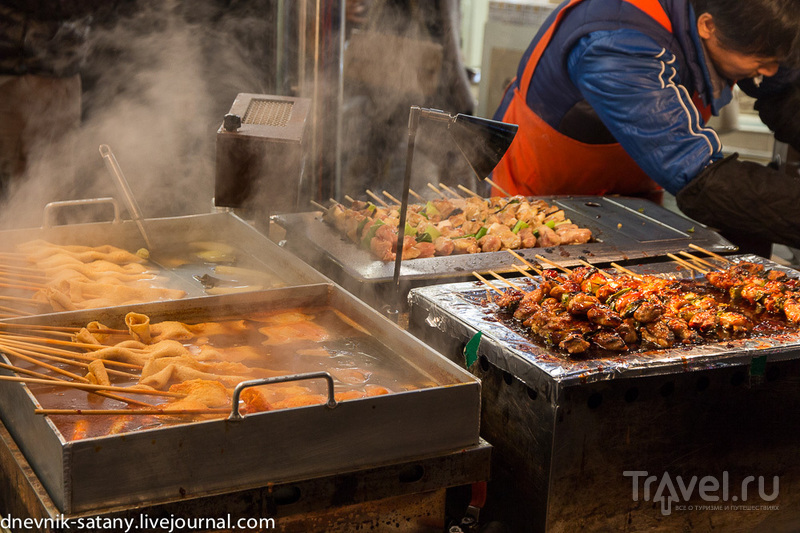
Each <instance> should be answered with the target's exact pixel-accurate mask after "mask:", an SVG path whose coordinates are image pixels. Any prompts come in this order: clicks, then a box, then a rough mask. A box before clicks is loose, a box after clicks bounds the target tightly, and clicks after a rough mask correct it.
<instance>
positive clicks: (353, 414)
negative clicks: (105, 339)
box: [0, 284, 480, 514]
mask: <svg viewBox="0 0 800 533" xmlns="http://www.w3.org/2000/svg"><path fill="white" fill-rule="evenodd" d="M318 306H326V307H327V308H330V309H334V310H336V311H337V315H338V316H342V317H346V323H347V324H350V325H351V326H352V327H356V329H357V330H358V332H359V333H358V335H357V337H354V339H356V338H357V339H362V337H363V339H362V340H352V342H353V343H356V344H355V345H357V346H362V348H359V350H362V351H363V357H364V358H366V359H370V358H372V359H375V360H376V362H378V363H382V364H383V365H384V366H388V367H390V368H401V369H403V370H402V372H403V373H407V374H408V375H413V376H419V379H422V380H423V381H421V382H420V383H422V385H420V386H418V387H412V388H397V389H394V390H390V391H389V392H388V393H382V394H380V395H379V396H360V397H356V398H352V399H346V400H342V401H338V403H336V402H331V401H330V396H329V397H328V399H329V401H328V402H326V403H322V404H313V405H305V406H300V407H292V406H288V407H286V406H284V407H283V408H281V409H278V410H267V411H263V412H255V413H253V412H250V413H245V416H243V417H240V416H239V415H241V414H242V412H240V411H239V404H238V403H237V402H235V401H234V402H233V405H232V407H231V410H230V411H231V412H230V415H229V416H228V414H227V413H224V414H221V415H219V416H220V417H221V418H214V419H206V420H197V421H185V422H183V423H178V424H173V425H166V426H160V427H150V428H143V429H142V428H137V429H133V430H130V431H127V430H126V431H123V432H122V433H118V434H105V435H101V436H86V437H85V438H80V439H77V440H76V439H74V438H71V436H70V435H69V434H65V430H64V426H63V425H62V424H60V423H58V424H57V423H56V422H55V421H54V419H53V418H52V417H51V416H50V415H42V414H36V413H35V412H34V410H35V409H36V408H40V407H48V406H44V405H42V403H44V401H45V400H44V399H43V400H42V401H41V402H40V401H39V399H38V398H39V396H37V395H36V394H34V391H36V387H34V386H29V385H28V384H23V383H9V382H2V383H0V417H2V421H3V424H4V425H5V426H6V427H7V428H8V430H9V432H10V433H11V434H12V436H13V437H14V440H15V442H16V443H17V445H18V446H19V447H20V448H21V449H22V451H23V453H24V455H25V457H26V459H27V460H28V462H29V463H30V464H31V465H32V466H33V469H34V471H35V473H36V475H37V476H38V478H39V479H40V480H41V482H42V484H43V485H44V486H45V488H46V489H47V491H48V493H49V494H50V496H51V498H52V499H53V501H54V502H55V503H56V505H57V506H58V508H59V509H60V510H61V511H62V512H64V513H66V514H73V513H80V512H88V511H98V510H107V509H111V508H114V507H118V506H131V505H139V504H154V503H158V502H162V501H171V500H176V499H183V498H190V497H193V496H201V495H207V494H213V493H215V492H219V491H230V490H232V489H247V488H252V487H263V486H266V485H268V484H270V483H279V482H286V481H296V480H302V479H308V478H311V477H316V476H321V475H327V474H333V473H336V472H343V471H352V470H356V469H359V468H366V467H370V466H375V465H380V464H386V463H388V462H393V461H403V460H408V459H411V458H415V457H422V456H426V455H429V454H438V453H446V452H449V451H453V450H459V449H463V448H465V447H470V446H474V445H476V444H478V443H479V437H478V427H479V417H480V383H479V381H478V380H477V379H475V378H474V377H473V376H471V375H470V374H469V373H467V372H466V371H464V370H462V369H460V368H459V367H458V366H457V365H455V364H453V363H452V362H450V361H448V360H447V359H445V358H443V357H442V356H441V355H440V354H438V353H437V352H435V351H434V350H432V349H431V348H430V347H428V346H427V345H425V344H424V343H422V342H421V341H419V340H418V339H416V338H415V337H413V336H412V335H410V334H409V333H407V332H405V331H403V330H402V329H400V328H398V327H397V326H396V325H395V324H393V323H392V322H390V321H388V320H387V319H385V318H383V317H382V316H380V315H379V314H378V313H377V312H375V311H374V310H373V309H371V308H370V307H368V306H367V305H366V304H364V303H363V302H361V301H359V300H357V299H356V298H355V297H354V296H352V295H350V294H349V293H347V292H345V291H344V290H342V289H341V288H339V287H338V286H336V285H333V284H319V285H306V286H302V287H291V288H282V289H273V290H271V291H259V292H248V293H244V294H235V295H224V296H211V297H203V298H188V299H184V300H173V301H166V302H156V303H149V304H141V305H135V306H124V307H117V308H104V309H97V310H88V311H73V312H64V313H57V314H51V315H40V316H36V317H27V318H24V319H17V320H13V321H6V324H23V323H28V324H47V325H48V327H53V326H69V327H76V326H81V327H82V326H84V325H85V324H88V323H89V322H90V321H95V320H96V321H99V322H101V323H102V324H104V325H106V326H108V327H111V328H124V327H125V322H121V321H122V320H123V319H124V317H125V316H126V314H127V313H129V312H136V313H139V314H143V315H147V316H148V317H149V318H150V320H151V321H153V322H155V321H165V320H171V321H181V322H184V323H187V324H194V323H198V322H209V321H213V320H221V319H223V318H225V319H230V318H232V317H239V318H241V319H242V320H243V321H246V320H247V317H249V316H253V315H254V314H258V313H264V312H268V313H272V312H274V311H287V312H295V310H296V309H304V308H316V307H318ZM343 320H344V319H343ZM353 325H356V326H353ZM364 335H366V337H364ZM348 339H350V338H349V337H347V338H345V339H342V341H341V342H351V340H348ZM365 346H366V347H367V348H369V347H374V349H372V348H369V349H367V348H364V347H365ZM337 353H338V352H337ZM314 355H318V354H314ZM3 357H4V359H3V360H4V361H6V364H7V363H8V362H11V361H17V359H15V357H14V356H13V355H7V354H4V355H3ZM337 357H338V356H337ZM316 360H320V361H324V360H321V359H319V357H317V359H316ZM316 360H315V364H317V363H316ZM331 360H333V359H331ZM16 364H19V363H18V362H17V363H16ZM289 370H293V369H291V368H290V369H289ZM334 370H335V369H330V370H328V371H327V372H328V373H331V374H333V375H335V372H334ZM320 372H322V371H320ZM2 373H3V374H5V375H8V374H10V371H9V370H2ZM404 375H405V374H404ZM318 378H319V376H317V377H316V378H313V379H318ZM304 379H312V378H311V377H307V378H304ZM319 381H322V382H323V383H324V381H323V380H319ZM267 386H269V385H267ZM324 390H325V387H323V391H324ZM328 394H332V392H331V389H329V390H328ZM234 398H236V396H234ZM84 401H85V400H84ZM332 403H335V405H331V404H332ZM51 407H52V406H51ZM74 407H80V406H79V405H75V406H74ZM84 408H86V407H84ZM122 412H123V413H124V412H125V411H124V410H123V411H122ZM75 414H76V415H80V413H75ZM56 416H63V415H60V414H59V415H56Z"/></svg>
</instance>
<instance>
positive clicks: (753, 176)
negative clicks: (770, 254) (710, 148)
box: [676, 154, 800, 248]
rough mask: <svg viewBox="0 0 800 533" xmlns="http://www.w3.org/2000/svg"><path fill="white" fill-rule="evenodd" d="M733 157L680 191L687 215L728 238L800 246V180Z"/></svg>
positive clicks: (679, 195) (707, 170)
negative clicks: (732, 236)
mask: <svg viewBox="0 0 800 533" xmlns="http://www.w3.org/2000/svg"><path fill="white" fill-rule="evenodd" d="M737 158H738V154H733V155H731V156H728V157H726V158H725V159H722V160H720V161H717V162H715V163H713V164H711V165H709V166H708V167H706V169H705V170H703V172H702V173H701V174H700V175H699V176H698V177H697V178H695V179H694V180H692V181H691V182H690V183H689V184H688V185H687V186H686V187H684V188H683V189H681V190H680V192H678V195H677V196H676V200H677V202H678V207H679V208H680V209H681V211H683V212H684V213H686V215H687V216H689V217H691V218H693V219H695V220H697V221H698V222H702V223H703V224H706V225H708V226H712V227H714V228H716V229H718V230H720V231H722V232H725V233H727V234H729V235H743V236H746V237H749V238H753V239H763V240H764V241H765V242H771V243H780V244H785V245H788V246H792V247H795V248H798V247H800V178H798V177H795V176H790V175H788V174H784V173H783V172H778V171H777V170H773V169H771V168H767V167H765V166H763V165H759V164H757V163H752V162H749V161H739V160H738V159H737Z"/></svg>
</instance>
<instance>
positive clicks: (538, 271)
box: [508, 250, 542, 276]
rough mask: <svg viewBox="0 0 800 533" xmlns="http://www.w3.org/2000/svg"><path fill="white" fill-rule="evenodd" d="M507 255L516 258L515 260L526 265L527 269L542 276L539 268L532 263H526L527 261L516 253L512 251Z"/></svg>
mask: <svg viewBox="0 0 800 533" xmlns="http://www.w3.org/2000/svg"><path fill="white" fill-rule="evenodd" d="M508 253H510V254H511V255H513V256H514V257H516V258H517V259H519V260H520V261H522V262H523V263H524V264H526V265H528V267H529V268H530V269H531V270H533V271H534V272H536V273H537V274H539V275H540V276H541V275H542V269H541V268H539V267H538V266H537V265H534V264H533V263H531V262H530V261H528V260H527V259H525V258H524V257H522V256H521V255H519V254H518V253H517V252H515V251H514V250H508Z"/></svg>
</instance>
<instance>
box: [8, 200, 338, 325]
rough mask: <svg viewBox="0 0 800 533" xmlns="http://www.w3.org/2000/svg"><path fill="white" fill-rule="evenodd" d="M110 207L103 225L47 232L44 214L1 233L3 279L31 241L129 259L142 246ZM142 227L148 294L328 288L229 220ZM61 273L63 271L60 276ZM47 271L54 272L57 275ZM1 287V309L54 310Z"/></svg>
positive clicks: (218, 216) (196, 218) (168, 221)
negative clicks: (31, 224)
mask: <svg viewBox="0 0 800 533" xmlns="http://www.w3.org/2000/svg"><path fill="white" fill-rule="evenodd" d="M96 200H106V199H96ZM96 200H92V201H96ZM108 200H111V199H108ZM64 203H65V204H66V203H71V202H64ZM111 203H113V204H114V205H115V212H116V216H115V217H114V219H113V220H111V221H108V222H93V223H86V224H69V225H60V226H54V225H51V224H50V223H49V220H50V219H51V218H53V216H52V215H51V214H49V213H48V212H47V211H46V212H45V224H44V225H43V227H41V228H30V229H20V230H5V231H2V232H0V242H2V248H1V250H0V268H1V269H2V270H3V271H4V272H6V269H7V268H11V269H12V271H18V270H19V268H17V267H15V266H14V267H9V266H7V264H8V265H19V264H23V263H18V262H13V261H11V258H12V257H13V256H14V255H17V254H15V253H13V252H14V251H15V249H16V247H17V246H18V245H20V244H24V243H35V242H36V241H45V242H46V243H50V244H53V245H57V246H69V245H81V246H87V247H100V246H103V245H111V246H115V247H118V248H122V249H124V250H126V251H128V252H131V253H135V252H137V250H138V249H141V248H143V247H145V241H144V239H143V237H142V235H141V234H140V232H139V229H138V227H137V226H136V224H134V223H133V222H132V221H129V220H127V221H122V220H121V219H120V218H119V208H118V207H116V203H115V202H113V201H112V202H111ZM59 207H60V206H59ZM144 224H145V227H146V228H147V232H148V234H149V238H150V241H151V243H152V245H153V249H152V250H148V251H147V253H148V254H149V258H148V259H147V261H146V262H144V263H143V264H144V265H145V266H146V267H147V268H148V272H152V273H153V276H154V277H153V281H152V286H153V287H158V288H164V289H169V290H175V291H176V292H177V291H183V293H184V294H185V296H186V297H199V296H206V295H213V294H215V293H216V294H223V293H227V292H239V291H246V290H263V289H269V288H275V287H287V286H296V285H306V284H311V283H326V282H329V281H330V280H328V278H326V277H325V276H323V275H322V274H320V273H319V272H318V271H316V270H315V269H313V268H311V267H310V266H309V265H307V264H305V263H303V262H302V261H298V260H297V258H296V257H294V256H293V255H292V254H290V253H288V252H287V251H285V250H283V249H282V248H281V247H279V246H278V245H276V244H275V243H274V242H272V241H271V240H270V239H268V238H267V237H265V236H264V235H263V234H262V233H260V232H258V231H257V230H256V229H255V228H253V227H252V226H250V225H249V224H247V223H246V222H245V221H244V220H242V219H241V218H239V217H238V216H236V215H234V214H232V213H228V212H218V213H209V214H197V215H187V216H180V217H168V218H154V219H146V220H144ZM202 247H205V248H202ZM68 267H69V265H65V266H64V268H65V269H66V268H68ZM50 270H52V271H56V272H57V271H59V269H58V268H54V269H50ZM6 276H9V274H8V273H5V274H3V277H4V281H5V282H6V283H8V280H7V279H5V278H6ZM19 279H21V280H24V279H27V278H25V277H24V276H23V277H21V278H19ZM32 279H33V278H32ZM23 283H24V282H23ZM0 285H2V286H0V298H2V299H3V301H2V302H0V304H2V305H3V306H5V307H8V306H15V307H18V308H19V309H20V311H21V312H20V314H41V313H49V312H53V311H58V310H60V309H53V308H52V307H51V306H50V305H47V304H46V302H44V303H43V302H39V304H38V305H37V306H35V307H29V306H28V305H29V304H27V303H25V302H24V300H25V299H30V294H31V293H30V292H29V291H28V292H26V291H21V290H20V289H19V288H17V289H15V288H12V287H10V285H6V284H0ZM124 303H138V302H124ZM6 317H7V315H6Z"/></svg>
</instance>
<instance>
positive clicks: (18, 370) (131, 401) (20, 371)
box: [0, 363, 152, 407]
mask: <svg viewBox="0 0 800 533" xmlns="http://www.w3.org/2000/svg"><path fill="white" fill-rule="evenodd" d="M0 368H5V369H6V370H11V371H12V372H16V373H17V374H26V375H28V376H33V377H35V378H39V379H46V380H50V381H61V382H66V383H70V382H69V381H65V380H63V379H61V378H58V377H55V376H48V375H47V374H42V373H40V372H35V371H33V370H28V369H27V368H20V367H18V366H13V365H7V364H5V363H0ZM129 377H130V376H129ZM90 393H91V394H97V395H98V396H104V397H106V398H111V399H112V400H117V401H120V402H124V403H129V404H132V405H141V406H144V407H152V405H151V404H149V403H147V402H140V401H139V400H134V399H133V398H125V397H124V396H118V395H116V394H111V393H106V392H97V391H94V392H91V391H90Z"/></svg>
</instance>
